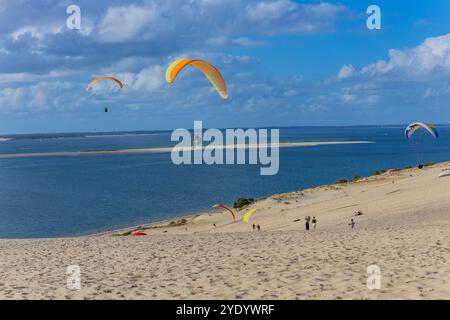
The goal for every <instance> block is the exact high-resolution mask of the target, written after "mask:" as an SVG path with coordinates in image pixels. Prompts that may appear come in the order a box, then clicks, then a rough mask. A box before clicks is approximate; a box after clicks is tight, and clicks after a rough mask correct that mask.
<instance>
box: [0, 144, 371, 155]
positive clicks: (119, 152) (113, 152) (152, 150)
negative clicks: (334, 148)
mask: <svg viewBox="0 0 450 320" xmlns="http://www.w3.org/2000/svg"><path fill="white" fill-rule="evenodd" d="M369 143H374V142H373V141H316V142H314V141H313V142H286V143H280V144H279V145H278V146H279V148H298V147H317V146H325V145H347V144H369ZM258 147H270V144H262V145H247V144H238V145H224V146H214V148H215V149H220V148H223V149H232V148H237V149H242V148H245V149H253V148H258ZM207 148H208V146H205V147H203V148H201V149H202V150H205V149H207ZM193 150H194V149H193V148H191V147H189V148H174V147H163V148H142V149H121V150H94V151H61V152H36V153H11V154H0V159H13V158H37V157H77V156H101V155H136V154H156V153H171V152H181V151H184V152H192V151H193ZM196 150H198V149H196Z"/></svg>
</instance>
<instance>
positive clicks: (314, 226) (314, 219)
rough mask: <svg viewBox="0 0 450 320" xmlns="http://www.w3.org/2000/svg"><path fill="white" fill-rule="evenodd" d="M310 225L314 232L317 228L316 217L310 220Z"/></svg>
mask: <svg viewBox="0 0 450 320" xmlns="http://www.w3.org/2000/svg"><path fill="white" fill-rule="evenodd" d="M312 225H313V229H314V231H316V228H317V219H316V217H313V218H312Z"/></svg>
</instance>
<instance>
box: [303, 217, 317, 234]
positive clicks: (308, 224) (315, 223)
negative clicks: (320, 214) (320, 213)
mask: <svg viewBox="0 0 450 320" xmlns="http://www.w3.org/2000/svg"><path fill="white" fill-rule="evenodd" d="M310 222H312V228H313V229H314V230H316V228H317V219H316V217H313V218H312V219H311V217H310V216H306V217H305V227H306V231H309V227H310Z"/></svg>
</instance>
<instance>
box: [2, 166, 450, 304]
mask: <svg viewBox="0 0 450 320" xmlns="http://www.w3.org/2000/svg"><path fill="white" fill-rule="evenodd" d="M448 167H450V163H444V164H439V165H436V166H433V167H429V168H425V169H423V170H416V169H410V170H404V171H402V172H401V173H398V174H385V175H381V176H376V177H370V178H367V179H365V180H363V181H360V182H356V183H349V184H344V185H330V186H322V187H318V188H314V189H310V190H304V191H298V192H292V193H287V194H282V195H276V196H272V197H269V198H267V199H264V200H261V201H258V202H257V203H256V204H255V205H254V207H255V208H257V209H258V210H257V212H256V213H255V214H254V216H252V218H250V221H251V224H252V223H256V224H260V225H261V227H262V231H261V232H258V231H253V229H252V226H251V224H250V225H245V224H244V223H243V222H242V221H240V220H239V221H237V222H232V221H230V219H231V218H230V216H229V214H226V213H221V212H219V213H217V212H215V213H212V212H210V213H205V214H202V215H196V216H192V217H188V218H186V224H184V225H179V226H175V227H167V223H166V222H165V223H160V224H154V225H150V226H146V228H149V227H150V229H146V230H145V232H146V233H147V234H148V236H144V237H130V236H117V234H123V233H124V232H125V231H126V230H121V231H120V232H119V231H117V232H114V233H110V234H102V235H95V236H89V237H79V238H71V239H43V240H1V241H0V253H1V257H2V259H1V260H0V298H3V299H42V298H46V299H188V298H189V299H214V298H217V299H449V298H450V264H449V261H448V260H449V258H450V212H449V208H450V197H449V190H450V178H442V179H438V178H437V176H438V174H439V173H440V172H441V171H442V170H443V169H444V168H448ZM356 210H362V211H363V212H364V215H363V216H358V217H356V218H355V219H356V222H357V224H356V228H355V229H354V230H351V229H350V227H349V226H348V223H349V221H350V219H351V218H352V215H353V213H354V212H355V211H356ZM306 215H310V216H316V217H317V218H318V229H317V230H316V231H309V232H307V231H305V230H304V217H305V216H306ZM240 216H242V213H240ZM298 219H300V221H297V220H298ZM294 221H297V222H294ZM213 224H216V227H214V226H213ZM68 265H79V266H80V268H81V289H80V290H77V291H71V290H68V289H67V288H66V279H67V275H66V267H67V266H68ZM369 265H377V266H378V267H379V268H380V269H381V276H382V277H381V288H380V289H379V290H369V289H368V288H367V285H366V281H367V277H368V275H367V274H366V269H367V267H368V266H369Z"/></svg>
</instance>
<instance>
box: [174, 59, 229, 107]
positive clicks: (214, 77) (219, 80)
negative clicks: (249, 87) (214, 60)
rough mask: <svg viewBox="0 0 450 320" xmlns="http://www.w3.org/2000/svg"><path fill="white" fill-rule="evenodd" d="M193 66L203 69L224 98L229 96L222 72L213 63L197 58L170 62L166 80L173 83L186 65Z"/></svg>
mask: <svg viewBox="0 0 450 320" xmlns="http://www.w3.org/2000/svg"><path fill="white" fill-rule="evenodd" d="M188 65H190V66H192V67H194V68H196V69H197V70H199V71H201V72H202V73H203V74H204V75H205V76H206V77H207V78H208V80H209V81H210V82H211V83H212V85H213V86H214V88H216V91H217V93H218V94H219V95H220V96H221V97H222V98H224V99H227V98H228V90H227V85H226V83H225V79H224V78H223V77H222V75H221V74H220V72H219V70H217V69H216V68H215V67H214V66H213V65H211V64H209V63H207V62H205V61H202V60H196V59H180V60H177V61H174V62H172V63H171V64H170V66H169V68H167V71H166V81H167V82H168V83H173V82H174V81H175V79H176V77H177V75H178V73H180V72H181V70H183V69H184V68H185V67H186V66H188Z"/></svg>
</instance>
